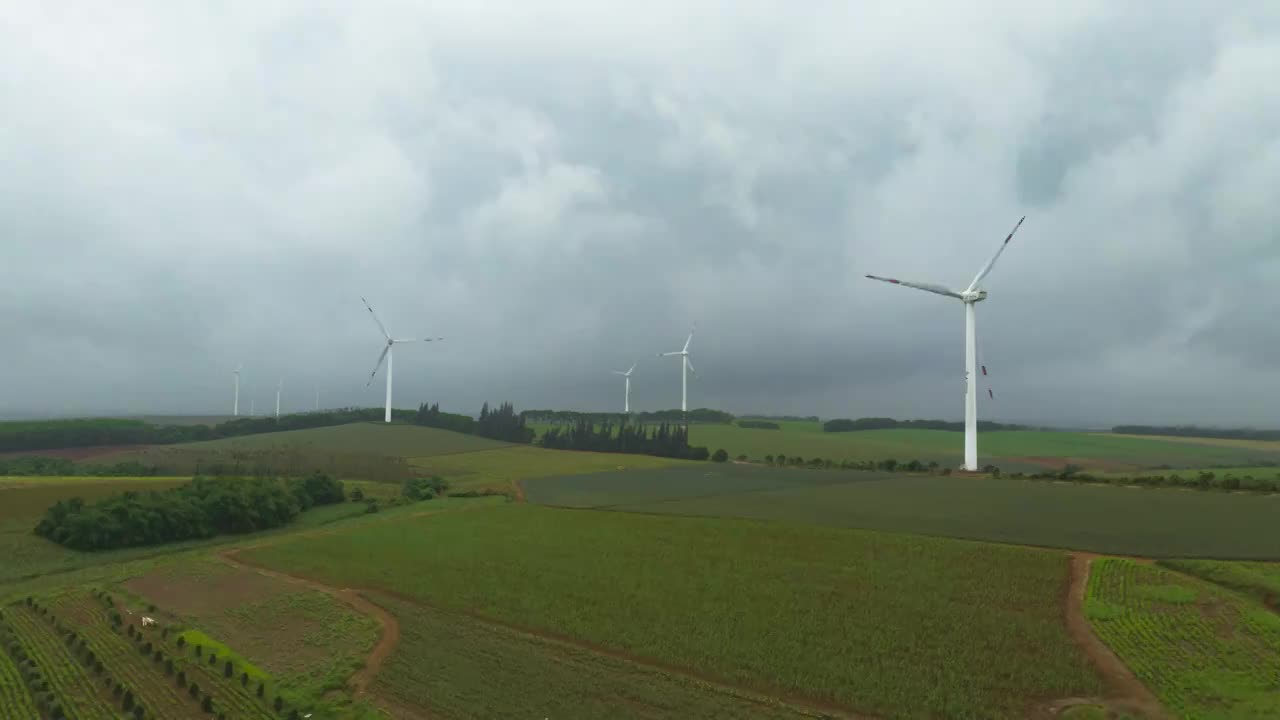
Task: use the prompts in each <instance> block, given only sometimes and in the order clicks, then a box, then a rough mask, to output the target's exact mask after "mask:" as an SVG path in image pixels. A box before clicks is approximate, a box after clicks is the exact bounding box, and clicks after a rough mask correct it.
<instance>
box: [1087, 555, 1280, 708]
mask: <svg viewBox="0 0 1280 720" xmlns="http://www.w3.org/2000/svg"><path fill="white" fill-rule="evenodd" d="M1085 608H1086V612H1087V613H1088V615H1089V618H1090V622H1091V623H1092V625H1093V627H1094V630H1095V631H1096V632H1097V633H1098V636H1099V637H1100V638H1102V640H1103V641H1104V642H1106V643H1107V644H1108V645H1109V646H1110V647H1111V648H1112V649H1113V650H1114V651H1115V652H1116V653H1117V654H1118V655H1119V656H1120V657H1121V659H1123V660H1124V662H1125V663H1126V664H1127V665H1128V666H1129V667H1130V668H1131V669H1132V670H1133V672H1134V673H1135V674H1136V675H1137V676H1138V677H1139V678H1141V679H1142V680H1143V682H1145V683H1146V684H1147V685H1148V687H1150V688H1151V689H1152V691H1153V692H1155V693H1156V694H1157V695H1158V696H1159V697H1160V699H1161V701H1162V702H1164V704H1165V705H1166V706H1167V707H1168V708H1169V709H1170V710H1174V711H1176V712H1178V713H1179V714H1183V715H1187V716H1192V717H1198V716H1199V715H1200V714H1201V713H1203V712H1212V711H1213V708H1221V707H1226V708H1229V709H1230V710H1231V711H1232V713H1234V714H1239V715H1240V716H1242V717H1244V716H1248V717H1264V716H1273V714H1275V713H1280V698H1276V696H1275V693H1274V690H1273V689H1274V688H1275V687H1276V686H1277V685H1280V620H1277V618H1276V617H1275V616H1274V615H1271V614H1269V613H1268V612H1267V611H1266V610H1264V609H1262V608H1261V607H1260V606H1256V605H1254V604H1252V603H1251V602H1249V601H1248V600H1246V599H1244V598H1241V597H1238V596H1236V595H1233V594H1230V593H1226V592H1223V591H1221V590H1218V589H1216V588H1214V587H1212V586H1210V585H1208V584H1206V583H1201V582H1198V581H1195V580H1192V579H1189V578H1186V577H1183V576H1180V575H1178V574H1176V573H1171V572H1169V571H1166V570H1162V569H1160V568H1157V567H1154V566H1149V565H1142V564H1139V563H1135V562H1132V561H1129V560H1121V559H1115V558H1104V559H1100V560H1097V561H1095V562H1094V563H1093V569H1092V572H1091V574H1090V579H1089V586H1088V594H1087V598H1086V605H1085ZM1234 714H1233V716H1235V715H1234Z"/></svg>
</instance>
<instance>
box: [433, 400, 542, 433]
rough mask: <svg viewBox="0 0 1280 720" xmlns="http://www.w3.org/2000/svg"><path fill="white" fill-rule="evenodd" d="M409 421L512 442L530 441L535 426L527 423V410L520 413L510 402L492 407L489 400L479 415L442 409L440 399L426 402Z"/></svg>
mask: <svg viewBox="0 0 1280 720" xmlns="http://www.w3.org/2000/svg"><path fill="white" fill-rule="evenodd" d="M410 422H412V423H414V424H415V425H424V426H426V427H433V428H440V429H441V430H452V431H454V432H459V433H466V434H467V435H479V436H481V437H487V438H490V439H492V440H502V441H504V442H511V443H528V442H532V441H533V429H532V428H529V427H526V426H525V415H524V413H517V412H516V409H515V406H513V405H512V404H511V403H509V402H508V403H502V404H501V405H499V406H498V409H497V410H490V409H489V403H485V404H484V406H482V407H481V408H480V417H479V419H477V418H473V417H471V416H470V415H459V414H457V413H447V412H441V411H440V403H436V404H434V405H427V404H426V403H423V404H422V405H420V406H419V407H418V412H417V414H415V415H414V416H413V417H412V418H411V420H410Z"/></svg>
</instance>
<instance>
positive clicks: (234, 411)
mask: <svg viewBox="0 0 1280 720" xmlns="http://www.w3.org/2000/svg"><path fill="white" fill-rule="evenodd" d="M242 367H243V365H240V364H237V365H236V369H235V370H234V371H233V372H232V373H231V374H232V375H234V376H235V378H236V399H235V402H234V403H232V405H231V415H232V417H239V416H240V368H242Z"/></svg>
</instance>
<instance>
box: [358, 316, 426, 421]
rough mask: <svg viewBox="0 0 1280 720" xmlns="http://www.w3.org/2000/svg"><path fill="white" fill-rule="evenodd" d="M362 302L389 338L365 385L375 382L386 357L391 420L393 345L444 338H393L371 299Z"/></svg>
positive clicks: (388, 415)
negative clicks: (373, 306) (370, 302)
mask: <svg viewBox="0 0 1280 720" xmlns="http://www.w3.org/2000/svg"><path fill="white" fill-rule="evenodd" d="M360 302H362V303H364V307H365V309H366V310H368V311H369V315H370V317H372V318H373V321H374V322H375V323H377V324H378V329H379V330H381V331H382V335H383V337H385V338H386V339H387V344H386V345H385V346H383V348H382V354H381V355H379V356H378V364H377V365H374V366H373V372H371V373H369V382H367V383H365V387H369V386H370V385H372V384H373V378H374V376H376V375H377V374H378V369H379V368H381V367H382V361H383V359H385V360H386V361H387V414H386V417H385V421H386V422H391V359H392V358H391V346H393V345H398V344H401V343H411V342H434V341H436V340H443V339H444V338H440V337H437V338H421V339H419V338H406V339H400V338H393V337H391V333H389V332H387V328H386V327H385V326H384V325H383V324H382V321H381V320H379V319H378V316H377V314H376V313H374V312H373V308H371V307H369V301H368V300H365V299H364V298H363V297H362V298H360Z"/></svg>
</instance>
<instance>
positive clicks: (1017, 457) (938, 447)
mask: <svg viewBox="0 0 1280 720" xmlns="http://www.w3.org/2000/svg"><path fill="white" fill-rule="evenodd" d="M788 425H790V424H788ZM800 425H806V424H805V423H800ZM784 427H785V426H784ZM689 443H690V444H691V445H705V446H706V447H707V448H709V449H711V450H712V451H714V450H716V449H717V448H724V449H725V450H726V451H727V452H728V453H729V456H730V457H737V456H738V455H746V456H747V457H749V458H751V459H753V460H761V459H763V458H764V457H765V456H766V455H786V456H788V457H796V456H799V457H802V458H805V459H806V460H807V459H809V458H814V457H820V458H826V459H830V460H834V461H836V462H840V461H842V460H859V461H865V460H885V459H889V458H892V459H895V460H899V461H903V462H906V461H909V460H920V461H921V462H923V463H928V462H930V461H934V462H937V463H939V464H940V465H942V466H944V467H956V466H958V465H959V464H960V461H961V459H962V458H963V456H964V433H959V432H947V431H944V430H865V431H860V432H844V433H823V432H813V431H812V429H809V430H804V429H794V430H793V429H790V428H788V429H784V430H782V431H778V430H752V429H747V428H740V427H737V426H734V425H692V426H690V428H689ZM978 452H979V462H980V463H982V464H984V465H985V464H987V463H991V464H994V465H997V466H999V467H1001V468H1002V469H1004V470H1006V471H1024V472H1034V471H1037V470H1045V469H1058V468H1061V467H1062V466H1063V465H1064V464H1067V463H1072V464H1076V465H1080V466H1082V467H1085V468H1088V469H1093V470H1113V471H1125V470H1134V469H1139V468H1144V467H1157V466H1160V465H1170V466H1174V467H1206V466H1211V465H1234V464H1242V463H1250V462H1262V461H1270V462H1274V461H1280V447H1260V446H1238V445H1231V444H1217V443H1213V444H1211V443H1208V442H1206V443H1190V442H1174V441H1170V440H1165V439H1158V438H1144V437H1131V436H1121V435H1110V434H1107V433H1080V432H1043V431H1034V430H1002V431H998V432H987V433H981V434H980V435H979V437H978Z"/></svg>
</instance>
